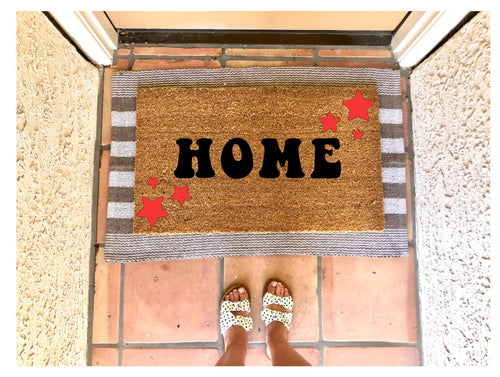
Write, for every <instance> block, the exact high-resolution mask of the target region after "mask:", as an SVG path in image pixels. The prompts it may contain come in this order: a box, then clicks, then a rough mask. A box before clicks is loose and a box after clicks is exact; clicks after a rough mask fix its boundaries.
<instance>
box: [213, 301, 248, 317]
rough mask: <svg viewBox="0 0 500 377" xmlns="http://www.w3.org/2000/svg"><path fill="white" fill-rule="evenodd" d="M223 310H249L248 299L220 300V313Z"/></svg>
mask: <svg viewBox="0 0 500 377" xmlns="http://www.w3.org/2000/svg"><path fill="white" fill-rule="evenodd" d="M224 312H250V300H249V299H246V300H243V301H222V304H221V306H220V313H221V314H222V313H224Z"/></svg>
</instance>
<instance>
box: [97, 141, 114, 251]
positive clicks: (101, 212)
mask: <svg viewBox="0 0 500 377" xmlns="http://www.w3.org/2000/svg"><path fill="white" fill-rule="evenodd" d="M110 152H111V151H110V150H102V151H101V166H100V167H99V199H98V202H97V234H96V240H97V243H105V242H106V215H107V213H108V188H109V155H110Z"/></svg>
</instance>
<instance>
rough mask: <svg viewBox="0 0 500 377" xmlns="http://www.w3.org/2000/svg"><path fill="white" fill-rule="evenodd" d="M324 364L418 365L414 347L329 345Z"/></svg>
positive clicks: (416, 351)
mask: <svg viewBox="0 0 500 377" xmlns="http://www.w3.org/2000/svg"><path fill="white" fill-rule="evenodd" d="M324 352H325V353H324V363H325V366H418V365H420V361H419V355H418V349H417V348H415V347H329V348H325V351H324Z"/></svg>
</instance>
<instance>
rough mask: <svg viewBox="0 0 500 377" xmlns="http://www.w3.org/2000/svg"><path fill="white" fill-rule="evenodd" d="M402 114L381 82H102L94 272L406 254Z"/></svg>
mask: <svg viewBox="0 0 500 377" xmlns="http://www.w3.org/2000/svg"><path fill="white" fill-rule="evenodd" d="M400 106H401V88H400V76H399V72H398V71H392V70H387V69H373V68H352V69H350V68H337V67H332V68H330V67H328V68H315V67H314V68H313V67H292V68H250V69H215V70H169V71H140V72H119V73H115V74H113V78H112V143H111V159H110V182H109V197H108V214H107V235H106V245H105V258H106V260H107V261H108V262H131V261H147V260H170V259H189V258H204V257H224V256H237V255H277V254H309V255H360V256H374V257H387V256H403V255H407V245H408V244H407V236H406V202H405V169H404V161H405V160H404V146H403V140H402V113H401V108H400ZM308 109H309V110H308ZM310 113H314V114H310ZM342 180H345V182H344V186H342ZM134 187H135V192H134ZM346 202H347V203H348V204H349V205H350V206H351V207H349V206H344V205H342V204H343V203H346ZM273 206H274V207H273ZM346 208H348V209H346ZM287 211H288V214H287ZM325 219H326V220H325Z"/></svg>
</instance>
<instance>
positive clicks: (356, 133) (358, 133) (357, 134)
mask: <svg viewBox="0 0 500 377" xmlns="http://www.w3.org/2000/svg"><path fill="white" fill-rule="evenodd" d="M352 134H353V135H354V140H356V139H359V140H361V136H363V134H364V132H361V131H360V130H359V129H357V130H356V131H355V132H353V133H352Z"/></svg>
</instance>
